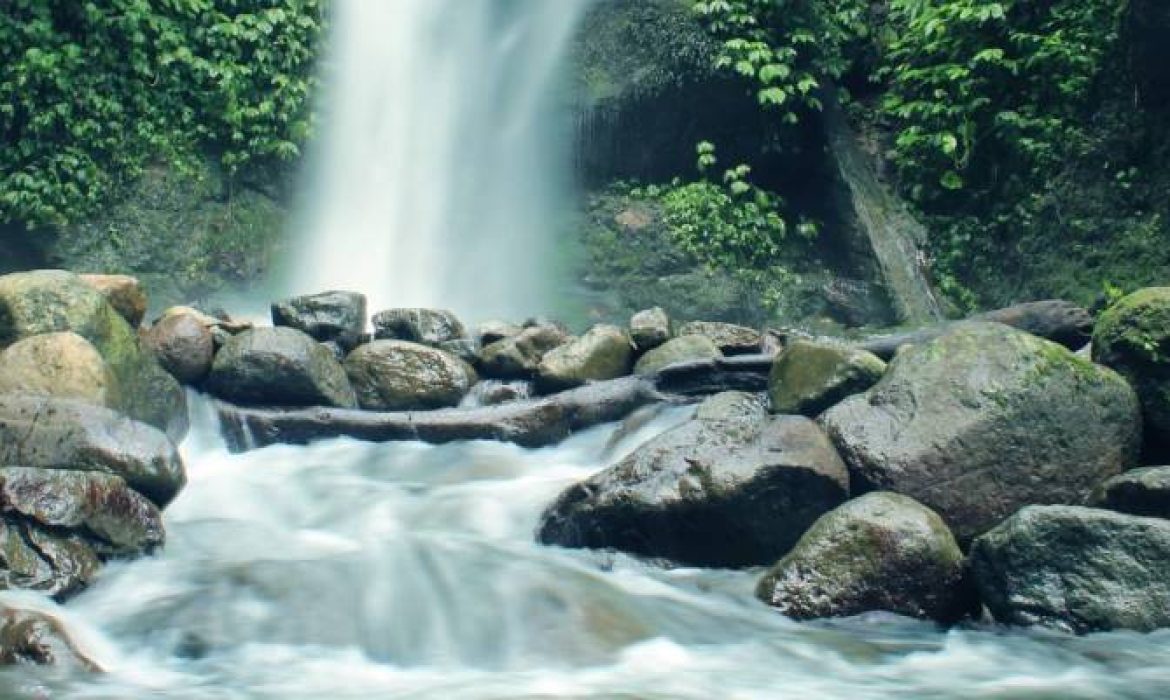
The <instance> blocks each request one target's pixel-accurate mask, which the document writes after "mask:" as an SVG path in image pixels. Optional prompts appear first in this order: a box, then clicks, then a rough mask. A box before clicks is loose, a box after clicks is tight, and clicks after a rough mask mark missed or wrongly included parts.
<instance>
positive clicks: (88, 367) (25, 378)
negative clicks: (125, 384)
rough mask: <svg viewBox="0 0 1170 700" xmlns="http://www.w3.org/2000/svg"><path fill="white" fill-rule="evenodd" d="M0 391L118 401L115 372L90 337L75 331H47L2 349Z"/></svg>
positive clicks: (97, 401)
mask: <svg viewBox="0 0 1170 700" xmlns="http://www.w3.org/2000/svg"><path fill="white" fill-rule="evenodd" d="M0 393H18V394H34V395H40V396H56V397H58V398H65V399H78V400H80V401H85V402H86V403H92V404H95V405H98V406H111V405H117V399H116V394H117V386H116V380H115V379H114V375H113V373H112V372H111V371H110V368H109V366H108V365H107V364H106V361H105V360H104V359H102V356H101V354H100V353H99V352H98V351H97V348H95V347H94V346H93V345H92V344H91V343H90V342H89V341H88V340H86V339H85V338H82V337H81V336H79V335H77V334H76V333H72V332H68V331H66V332H63V333H44V334H42V335H34V336H31V337H28V338H25V339H24V340H20V341H17V342H16V343H13V344H12V345H10V346H8V348H7V349H5V350H4V352H3V353H0Z"/></svg>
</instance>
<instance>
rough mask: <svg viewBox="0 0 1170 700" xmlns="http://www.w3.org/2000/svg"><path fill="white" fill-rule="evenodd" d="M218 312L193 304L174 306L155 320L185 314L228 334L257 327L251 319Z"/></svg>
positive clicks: (213, 329) (214, 329) (210, 327)
mask: <svg viewBox="0 0 1170 700" xmlns="http://www.w3.org/2000/svg"><path fill="white" fill-rule="evenodd" d="M216 313H218V314H219V315H218V316H212V315H211V314H207V313H204V312H202V311H200V310H199V309H196V308H195V307H193V306H172V307H170V308H168V309H167V310H166V311H163V312H162V315H161V316H160V317H159V318H158V320H156V321H155V323H158V322H159V321H162V320H163V319H166V318H168V317H170V316H176V315H183V316H192V317H194V318H195V319H196V320H197V321H199V322H200V323H202V324H203V325H204V326H206V327H207V328H208V329H210V330H212V331H213V332H214V331H216V330H220V331H223V332H224V333H225V334H227V335H238V334H240V333H243V332H244V331H250V330H252V329H253V328H255V324H253V323H252V322H251V321H245V320H239V319H235V318H232V317H231V316H229V315H228V314H227V313H225V312H222V311H219V312H216Z"/></svg>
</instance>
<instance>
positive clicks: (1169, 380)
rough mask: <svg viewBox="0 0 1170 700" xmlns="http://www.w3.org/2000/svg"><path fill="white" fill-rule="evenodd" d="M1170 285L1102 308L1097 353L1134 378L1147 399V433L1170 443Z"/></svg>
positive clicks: (1163, 445)
mask: <svg viewBox="0 0 1170 700" xmlns="http://www.w3.org/2000/svg"><path fill="white" fill-rule="evenodd" d="M1168 348H1170V287H1152V288H1149V289H1143V290H1141V291H1138V292H1134V293H1133V294H1131V295H1129V296H1127V297H1125V298H1124V299H1122V300H1121V301H1119V302H1117V304H1115V305H1114V306H1113V307H1112V308H1110V309H1109V310H1108V311H1106V312H1105V313H1103V314H1101V318H1099V319H1098V320H1097V326H1096V327H1095V328H1094V330H1093V359H1094V360H1096V361H1097V362H1100V363H1101V364H1103V365H1106V366H1108V367H1112V368H1113V369H1115V370H1117V371H1118V372H1119V373H1121V375H1122V376H1124V377H1125V378H1126V379H1128V380H1129V382H1130V383H1131V384H1133V386H1134V388H1135V389H1136V390H1137V393H1138V398H1139V399H1141V402H1142V416H1143V418H1144V419H1145V428H1146V437H1147V439H1148V441H1149V442H1150V443H1151V445H1152V446H1155V447H1157V448H1159V449H1161V450H1166V449H1168V448H1170V354H1167V349H1168Z"/></svg>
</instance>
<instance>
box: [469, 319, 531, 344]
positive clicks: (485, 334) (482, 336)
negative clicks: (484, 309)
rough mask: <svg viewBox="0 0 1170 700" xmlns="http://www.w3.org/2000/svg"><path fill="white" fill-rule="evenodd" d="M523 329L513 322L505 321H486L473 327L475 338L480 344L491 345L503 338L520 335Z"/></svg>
mask: <svg viewBox="0 0 1170 700" xmlns="http://www.w3.org/2000/svg"><path fill="white" fill-rule="evenodd" d="M523 330H524V329H523V328H522V327H521V326H519V325H518V324H515V323H507V322H505V321H487V322H485V323H481V324H479V326H477V327H476V329H475V340H476V342H478V343H479V344H480V346H487V345H491V344H492V343H495V342H499V341H501V340H504V339H505V338H511V337H513V336H517V335H520V332H521V331H523Z"/></svg>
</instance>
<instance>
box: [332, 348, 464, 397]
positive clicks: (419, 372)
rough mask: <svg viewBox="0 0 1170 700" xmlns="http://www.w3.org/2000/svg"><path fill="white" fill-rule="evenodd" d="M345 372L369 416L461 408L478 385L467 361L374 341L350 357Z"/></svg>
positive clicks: (425, 350)
mask: <svg viewBox="0 0 1170 700" xmlns="http://www.w3.org/2000/svg"><path fill="white" fill-rule="evenodd" d="M345 372H346V374H348V375H349V380H350V383H351V384H352V385H353V388H354V392H355V393H356V394H357V400H358V405H360V406H361V407H362V408H364V409H367V410H370V411H415V410H428V409H436V408H447V407H450V406H458V405H459V402H460V401H462V400H463V397H464V396H466V395H467V392H468V391H470V390H471V387H472V386H474V385H475V382H476V381H477V378H476V375H475V370H473V369H472V368H471V366H470V365H468V364H467V363H466V362H464V361H463V360H460V359H459V358H458V357H456V356H454V355H451V354H449V353H446V352H443V351H442V350H438V349H436V348H432V347H428V346H426V345H419V344H418V343H408V342H404V341H399V340H375V341H374V342H372V343H367V344H365V345H362V346H361V347H359V348H358V349H357V350H354V351H353V352H352V353H350V355H349V357H348V358H346V360H345Z"/></svg>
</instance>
